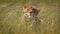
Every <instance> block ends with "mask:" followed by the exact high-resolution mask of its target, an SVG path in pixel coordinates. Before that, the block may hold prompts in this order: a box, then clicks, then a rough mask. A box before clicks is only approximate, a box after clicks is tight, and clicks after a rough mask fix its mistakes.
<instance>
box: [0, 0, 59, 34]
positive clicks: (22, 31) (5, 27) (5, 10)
mask: <svg viewBox="0 0 60 34" xmlns="http://www.w3.org/2000/svg"><path fill="white" fill-rule="evenodd" d="M25 5H27V6H28V5H32V6H36V7H39V8H40V12H39V14H38V17H39V18H40V19H46V21H43V22H42V23H41V24H40V25H38V24H34V25H32V27H30V25H31V24H32V23H29V24H27V23H26V24H24V25H21V23H20V21H21V18H22V15H23V6H25ZM0 34H60V0H0Z"/></svg>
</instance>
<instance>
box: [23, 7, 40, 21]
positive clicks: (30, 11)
mask: <svg viewBox="0 0 60 34" xmlns="http://www.w3.org/2000/svg"><path fill="white" fill-rule="evenodd" d="M23 10H24V15H23V17H22V22H27V21H33V20H35V21H37V22H40V20H39V18H38V17H37V15H38V13H39V11H40V10H39V9H38V8H36V7H33V6H24V7H23Z"/></svg>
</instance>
